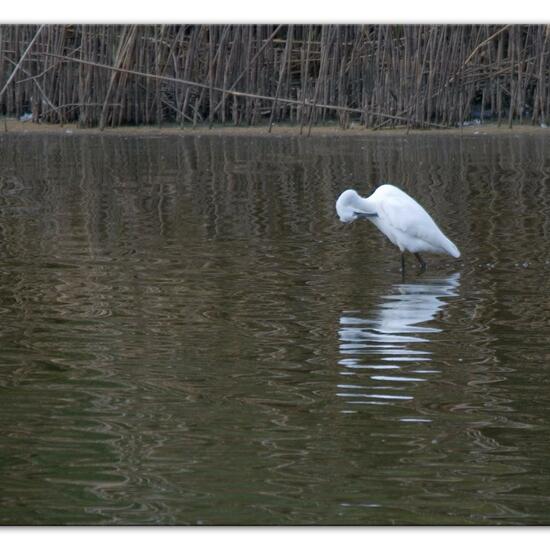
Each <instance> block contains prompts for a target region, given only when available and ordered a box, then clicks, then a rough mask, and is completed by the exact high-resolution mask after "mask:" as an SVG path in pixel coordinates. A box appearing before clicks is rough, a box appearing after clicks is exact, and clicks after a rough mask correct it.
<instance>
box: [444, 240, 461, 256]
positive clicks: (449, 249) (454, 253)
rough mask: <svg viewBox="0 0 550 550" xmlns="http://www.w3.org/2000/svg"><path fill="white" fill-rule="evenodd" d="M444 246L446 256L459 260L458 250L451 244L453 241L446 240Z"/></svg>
mask: <svg viewBox="0 0 550 550" xmlns="http://www.w3.org/2000/svg"><path fill="white" fill-rule="evenodd" d="M446 239H447V238H446ZM445 244H446V246H445V252H447V254H450V255H451V256H452V257H453V258H460V250H458V248H457V246H456V244H455V243H453V241H451V240H450V239H447V242H446V243H445Z"/></svg>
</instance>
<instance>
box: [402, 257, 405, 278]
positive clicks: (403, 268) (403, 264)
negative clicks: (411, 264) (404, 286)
mask: <svg viewBox="0 0 550 550" xmlns="http://www.w3.org/2000/svg"><path fill="white" fill-rule="evenodd" d="M401 274H402V275H403V277H404V276H405V254H404V253H403V252H401Z"/></svg>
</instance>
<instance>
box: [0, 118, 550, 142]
mask: <svg viewBox="0 0 550 550" xmlns="http://www.w3.org/2000/svg"><path fill="white" fill-rule="evenodd" d="M0 134H4V135H9V134H12V135H13V134H16V135H28V134H43V135H103V136H143V137H145V136H150V137H161V136H171V135H176V136H201V137H202V136H247V137H303V138H307V137H308V129H307V127H304V129H303V132H302V134H300V127H299V126H292V125H288V124H280V125H279V124H277V125H275V124H274V125H273V127H272V130H271V133H269V132H268V127H267V126H246V127H244V126H213V127H212V128H209V127H208V126H207V125H201V126H196V127H195V128H193V127H191V126H185V127H183V128H182V127H180V126H177V125H166V126H162V127H160V128H159V127H158V126H120V127H116V128H105V129H104V130H100V129H99V128H78V126H77V125H76V124H75V123H71V124H64V125H63V126H61V125H60V124H47V123H39V124H35V123H33V122H30V121H28V122H22V121H20V120H17V119H15V118H4V119H2V120H0ZM515 134H521V135H526V134H533V135H548V136H550V128H541V127H540V126H533V125H532V124H515V125H514V126H513V127H512V128H508V125H507V124H501V126H500V127H498V125H497V124H496V123H488V124H473V125H471V126H466V127H463V128H429V129H409V130H407V128H406V127H398V128H391V129H379V130H372V129H369V128H364V127H362V126H361V127H359V126H356V127H352V128H348V129H346V130H344V129H342V128H340V127H339V126H336V125H335V126H313V127H312V128H311V137H375V136H404V135H407V136H408V135H411V136H414V135H423V136H430V135H438V136H441V135H452V136H457V135H461V136H472V135H515Z"/></svg>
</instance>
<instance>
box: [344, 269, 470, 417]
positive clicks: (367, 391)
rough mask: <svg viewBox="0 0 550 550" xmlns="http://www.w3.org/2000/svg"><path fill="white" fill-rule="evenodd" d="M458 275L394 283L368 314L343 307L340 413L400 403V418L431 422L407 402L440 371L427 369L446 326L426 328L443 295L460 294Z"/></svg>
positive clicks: (441, 306)
mask: <svg viewBox="0 0 550 550" xmlns="http://www.w3.org/2000/svg"><path fill="white" fill-rule="evenodd" d="M459 279H460V274H459V273H454V274H453V275H451V276H449V277H445V278H430V279H423V280H422V281H421V282H414V283H402V284H395V285H394V286H393V287H392V292H391V294H389V295H387V296H384V297H383V302H382V303H381V304H380V305H379V306H378V307H377V308H376V310H375V311H374V312H372V313H370V312H369V315H368V316H365V315H362V314H361V312H360V311H344V312H343V313H342V316H341V317H340V330H339V339H340V354H341V358H340V361H339V364H340V366H341V367H342V370H341V371H340V374H341V375H342V376H343V377H345V381H342V383H340V384H338V396H339V397H341V398H342V399H343V400H344V401H345V407H344V408H343V409H342V411H341V412H343V413H355V412H358V411H359V410H360V408H361V407H365V406H370V405H392V404H393V405H396V404H401V405H402V406H403V410H402V411H400V412H403V414H398V415H397V418H398V419H399V420H400V421H402V422H430V420H429V419H428V418H422V415H419V414H418V413H413V414H412V415H411V414H410V413H411V412H412V411H414V407H410V406H407V403H408V404H410V402H411V401H412V400H413V399H414V390H415V387H417V385H418V384H420V383H422V382H425V381H426V380H428V379H429V377H430V375H431V374H433V373H436V372H438V371H437V370H436V369H434V368H430V366H431V365H430V362H431V360H432V357H431V356H432V351H431V350H430V344H431V337H432V335H433V334H435V333H439V332H441V331H443V330H444V329H443V328H442V327H441V326H434V324H433V323H432V324H430V326H425V325H423V323H427V322H428V321H432V320H434V319H435V318H436V316H437V315H438V314H440V313H441V311H442V310H443V309H444V308H445V307H446V306H447V301H446V298H447V297H452V296H456V295H457V294H458V286H459Z"/></svg>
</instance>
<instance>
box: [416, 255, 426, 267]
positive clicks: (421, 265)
mask: <svg viewBox="0 0 550 550" xmlns="http://www.w3.org/2000/svg"><path fill="white" fill-rule="evenodd" d="M414 255H415V256H416V259H417V260H418V261H419V262H420V271H421V272H423V271H426V262H425V261H424V260H423V259H422V256H421V255H420V254H419V253H418V252H415V254H414Z"/></svg>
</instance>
